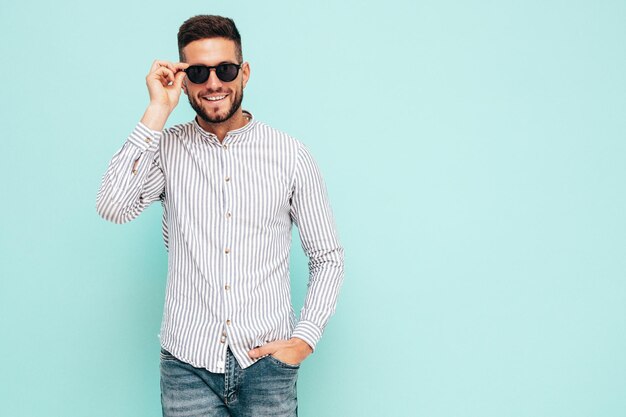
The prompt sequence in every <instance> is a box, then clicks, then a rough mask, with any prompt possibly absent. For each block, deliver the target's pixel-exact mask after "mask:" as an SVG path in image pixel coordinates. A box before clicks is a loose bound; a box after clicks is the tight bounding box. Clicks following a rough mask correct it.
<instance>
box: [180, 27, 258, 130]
mask: <svg viewBox="0 0 626 417" xmlns="http://www.w3.org/2000/svg"><path fill="white" fill-rule="evenodd" d="M178 53H179V56H180V60H181V62H186V63H188V64H190V65H191V66H194V65H198V66H208V67H216V66H218V65H220V64H236V65H241V68H240V69H239V71H238V73H237V76H236V77H235V79H233V80H232V81H223V80H222V79H220V78H219V77H218V74H217V71H219V69H210V70H209V73H208V74H209V77H208V79H206V81H203V82H199V83H193V82H192V81H191V80H190V78H189V76H187V77H185V80H184V82H183V90H184V92H185V94H187V96H188V98H189V104H191V107H193V109H194V110H195V111H196V113H197V114H198V117H200V118H201V119H202V120H204V121H205V122H207V123H221V122H225V121H227V120H229V119H230V118H231V117H232V116H233V115H234V114H236V113H237V112H238V111H240V108H241V102H242V100H243V89H244V87H245V85H246V83H247V82H248V78H249V76H250V67H249V65H248V63H247V62H243V54H242V52H241V36H240V35H239V31H238V30H237V27H236V26H235V22H233V21H232V19H229V18H225V17H221V16H206V15H201V16H194V17H192V18H190V19H188V20H187V21H185V22H184V23H183V24H182V26H181V27H180V30H179V31H178ZM222 78H224V77H222Z"/></svg>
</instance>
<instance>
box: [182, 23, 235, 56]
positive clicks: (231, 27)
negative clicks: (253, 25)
mask: <svg viewBox="0 0 626 417" xmlns="http://www.w3.org/2000/svg"><path fill="white" fill-rule="evenodd" d="M210 38H226V39H229V40H231V41H233V42H235V48H236V51H237V59H238V60H239V62H242V61H243V54H242V52H241V35H239V31H238V30H237V26H235V22H234V21H233V19H230V18H228V17H222V16H213V15H198V16H194V17H191V18H189V19H187V20H185V23H183V24H182V25H181V26H180V29H178V56H179V57H180V60H181V61H184V60H185V57H184V55H183V48H184V47H185V46H187V45H188V44H190V43H191V42H193V41H197V40H199V39H210Z"/></svg>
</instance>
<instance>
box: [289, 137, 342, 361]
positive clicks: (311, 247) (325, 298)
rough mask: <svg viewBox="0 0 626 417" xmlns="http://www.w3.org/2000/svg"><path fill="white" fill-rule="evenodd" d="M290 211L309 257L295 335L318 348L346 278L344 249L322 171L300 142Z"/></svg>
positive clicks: (312, 346) (293, 335)
mask: <svg viewBox="0 0 626 417" xmlns="http://www.w3.org/2000/svg"><path fill="white" fill-rule="evenodd" d="M290 214H291V218H292V219H293V222H294V223H295V224H296V226H297V227H298V232H299V234H300V241H301V243H302V248H303V249H304V252H305V254H306V255H307V256H308V258H309V285H308V291H307V294H306V298H305V300H304V306H303V308H302V311H301V312H300V320H299V322H298V324H297V325H296V327H295V329H294V331H293V333H292V337H298V338H300V339H302V340H304V341H305V342H307V343H308V344H309V345H310V346H311V348H312V349H314V350H315V345H316V344H317V342H318V341H319V339H320V338H321V336H322V332H323V331H324V327H325V326H326V324H327V322H328V319H329V318H330V317H331V316H332V315H333V313H334V312H335V306H336V304H337V296H338V294H339V289H340V287H341V284H342V281H343V270H344V251H343V248H342V247H341V245H340V243H339V239H338V237H337V232H336V229H335V224H334V220H333V215H332V212H331V208H330V203H329V201H328V195H327V192H326V186H325V185H324V181H323V179H322V176H321V173H320V171H319V168H318V167H317V164H316V163H315V161H314V160H313V157H312V156H311V154H310V153H309V152H308V150H307V149H306V148H305V147H304V146H303V145H302V144H299V150H298V158H297V162H296V170H295V178H294V186H293V194H292V201H291V213H290Z"/></svg>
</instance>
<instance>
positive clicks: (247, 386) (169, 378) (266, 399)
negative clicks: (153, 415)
mask: <svg viewBox="0 0 626 417" xmlns="http://www.w3.org/2000/svg"><path fill="white" fill-rule="evenodd" d="M297 379H298V366H294V365H288V364H286V363H283V362H280V361H279V360H277V359H275V358H274V357H272V356H267V357H265V358H263V359H261V360H259V361H257V362H256V363H254V364H253V365H251V366H249V367H248V368H246V369H241V367H240V366H239V364H238V363H237V361H236V360H235V357H234V356H233V354H232V353H231V351H230V349H228V353H227V357H226V366H225V372H224V373H223V374H214V373H212V372H209V371H207V370H206V369H200V368H194V367H193V366H191V365H189V364H187V363H185V362H182V361H180V360H178V359H176V358H175V357H174V356H172V354H170V353H169V352H168V351H166V350H164V349H161V405H162V407H163V417H266V416H267V417H270V416H272V417H296V416H297V415H298V401H297V396H296V380H297Z"/></svg>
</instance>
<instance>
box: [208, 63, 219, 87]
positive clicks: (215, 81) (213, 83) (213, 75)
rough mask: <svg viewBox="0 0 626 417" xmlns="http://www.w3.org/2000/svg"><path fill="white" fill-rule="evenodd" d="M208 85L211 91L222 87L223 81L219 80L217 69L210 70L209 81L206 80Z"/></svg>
mask: <svg viewBox="0 0 626 417" xmlns="http://www.w3.org/2000/svg"><path fill="white" fill-rule="evenodd" d="M206 82H207V85H208V87H209V88H211V89H215V90H217V89H218V88H220V87H221V86H222V81H221V80H220V79H219V78H217V70H216V69H215V68H211V69H210V70H209V79H208V80H206Z"/></svg>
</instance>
